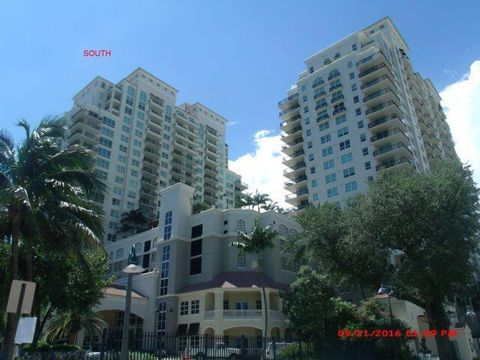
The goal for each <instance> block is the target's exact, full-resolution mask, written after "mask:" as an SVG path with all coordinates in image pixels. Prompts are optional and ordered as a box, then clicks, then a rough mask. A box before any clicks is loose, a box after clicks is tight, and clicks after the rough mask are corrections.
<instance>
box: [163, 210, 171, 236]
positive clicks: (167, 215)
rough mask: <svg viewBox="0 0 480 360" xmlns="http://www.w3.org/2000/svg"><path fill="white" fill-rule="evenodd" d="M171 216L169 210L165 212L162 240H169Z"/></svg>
mask: <svg viewBox="0 0 480 360" xmlns="http://www.w3.org/2000/svg"><path fill="white" fill-rule="evenodd" d="M172 217H173V214H172V212H171V211H167V212H166V213H165V226H164V228H163V240H169V239H170V237H171V236H172Z"/></svg>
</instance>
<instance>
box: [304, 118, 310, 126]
mask: <svg viewBox="0 0 480 360" xmlns="http://www.w3.org/2000/svg"><path fill="white" fill-rule="evenodd" d="M308 124H310V118H309V117H307V118H305V125H308Z"/></svg>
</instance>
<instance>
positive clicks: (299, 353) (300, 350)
mask: <svg viewBox="0 0 480 360" xmlns="http://www.w3.org/2000/svg"><path fill="white" fill-rule="evenodd" d="M298 358H299V359H300V360H302V359H303V355H302V341H301V340H300V342H299V343H298Z"/></svg>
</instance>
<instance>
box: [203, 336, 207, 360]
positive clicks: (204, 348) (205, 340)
mask: <svg viewBox="0 0 480 360" xmlns="http://www.w3.org/2000/svg"><path fill="white" fill-rule="evenodd" d="M207 349H208V334H205V335H204V336H203V352H204V353H205V355H207V354H208V353H207Z"/></svg>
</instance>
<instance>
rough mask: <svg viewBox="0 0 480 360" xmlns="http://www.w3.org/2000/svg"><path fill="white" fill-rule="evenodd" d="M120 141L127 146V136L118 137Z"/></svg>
mask: <svg viewBox="0 0 480 360" xmlns="http://www.w3.org/2000/svg"><path fill="white" fill-rule="evenodd" d="M120 141H123V142H124V143H127V144H128V136H126V135H122V136H120Z"/></svg>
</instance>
